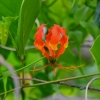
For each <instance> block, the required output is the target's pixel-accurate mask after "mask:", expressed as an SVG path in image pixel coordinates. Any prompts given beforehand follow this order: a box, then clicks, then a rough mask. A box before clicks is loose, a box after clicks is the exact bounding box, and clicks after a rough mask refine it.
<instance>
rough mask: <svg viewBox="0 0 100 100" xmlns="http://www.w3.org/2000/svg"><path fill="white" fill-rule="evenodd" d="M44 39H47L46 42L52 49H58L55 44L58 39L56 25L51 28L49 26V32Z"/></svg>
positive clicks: (58, 34) (58, 33)
mask: <svg viewBox="0 0 100 100" xmlns="http://www.w3.org/2000/svg"><path fill="white" fill-rule="evenodd" d="M46 40H47V41H48V44H49V46H50V47H51V49H52V50H57V49H58V47H57V46H58V43H59V41H60V32H59V30H58V27H57V26H56V25H54V26H53V27H52V28H50V30H49V33H48V34H47V36H46Z"/></svg>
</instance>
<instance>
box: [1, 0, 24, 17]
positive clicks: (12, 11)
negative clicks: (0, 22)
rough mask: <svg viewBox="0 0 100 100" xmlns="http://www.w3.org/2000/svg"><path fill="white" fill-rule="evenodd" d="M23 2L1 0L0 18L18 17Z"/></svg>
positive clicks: (19, 0) (20, 0)
mask: <svg viewBox="0 0 100 100" xmlns="http://www.w3.org/2000/svg"><path fill="white" fill-rule="evenodd" d="M21 2H22V0H0V9H1V10H0V18H1V17H2V16H16V15H18V14H19V9H20V5H21Z"/></svg>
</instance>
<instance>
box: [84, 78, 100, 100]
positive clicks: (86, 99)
mask: <svg viewBox="0 0 100 100" xmlns="http://www.w3.org/2000/svg"><path fill="white" fill-rule="evenodd" d="M97 79H100V77H97V78H93V79H92V80H91V81H90V82H89V83H88V84H87V86H86V92H85V100H87V94H88V93H87V92H88V87H89V86H90V84H91V83H92V82H93V81H95V80H97Z"/></svg>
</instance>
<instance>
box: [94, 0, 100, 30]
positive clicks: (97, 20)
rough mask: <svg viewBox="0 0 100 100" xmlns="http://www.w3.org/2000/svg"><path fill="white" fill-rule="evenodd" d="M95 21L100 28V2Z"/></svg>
mask: <svg viewBox="0 0 100 100" xmlns="http://www.w3.org/2000/svg"><path fill="white" fill-rule="evenodd" d="M94 21H95V23H96V25H97V26H98V27H99V28H100V1H99V2H98V5H97V8H96V11H95V17H94Z"/></svg>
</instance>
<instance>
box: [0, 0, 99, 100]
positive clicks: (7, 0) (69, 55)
mask: <svg viewBox="0 0 100 100" xmlns="http://www.w3.org/2000/svg"><path fill="white" fill-rule="evenodd" d="M99 1H100V0H45V1H44V0H0V43H1V44H0V54H2V55H3V57H4V58H5V59H6V60H7V61H8V62H9V63H11V64H12V65H13V66H14V68H15V70H16V73H17V74H18V75H20V73H22V70H24V72H25V77H28V75H29V76H31V77H33V78H38V79H41V80H46V81H51V80H58V79H61V78H65V77H72V76H77V75H83V74H90V73H95V72H97V71H98V70H97V68H96V63H97V65H98V69H99V71H100V59H99V58H100V57H99V56H100V52H99V49H100V46H99V43H100V29H99V27H100V25H99V24H100V23H99V22H100V10H99V9H100V7H99V5H98V3H99ZM94 15H95V19H94ZM36 19H38V23H37V22H35V20H36ZM95 22H96V24H95ZM43 23H44V24H47V26H46V27H45V31H46V33H47V30H48V29H49V28H50V27H51V26H53V24H59V25H60V26H61V27H65V28H66V30H67V31H66V34H67V35H68V37H69V44H68V48H67V49H66V51H65V52H64V54H63V55H61V56H60V57H59V58H58V59H57V63H59V64H61V65H62V66H65V67H66V68H68V67H70V66H76V67H77V66H81V65H83V64H85V66H83V67H82V68H77V69H76V70H77V73H75V72H74V71H73V70H68V71H65V70H61V69H60V68H57V73H56V76H54V72H53V70H52V66H48V67H47V68H45V69H42V70H40V71H36V72H34V73H33V72H32V70H33V67H34V66H35V65H36V68H42V67H43V66H45V65H46V64H48V60H47V59H46V58H44V57H42V54H41V53H40V52H39V51H38V50H37V49H35V48H33V47H32V48H30V46H33V42H34V34H35V33H36V29H37V27H38V25H39V24H40V25H41V24H43ZM33 25H34V27H33ZM5 30H6V31H5ZM88 35H89V36H91V37H92V38H93V39H94V44H93V46H92V47H91V49H90V52H91V53H92V56H91V57H89V58H88V54H87V51H85V50H86V49H88V51H89V48H90V46H91V45H89V46H88V44H86V45H85V44H83V43H84V42H89V41H90V40H89V41H88V40H87V41H86V38H87V37H88ZM44 38H45V37H44ZM90 42H91V41H90ZM90 42H89V43H90ZM92 42H93V41H92ZM1 45H2V46H1ZM26 46H27V47H29V49H28V50H27V51H26V49H25V48H26ZM5 47H10V49H11V48H13V50H14V51H11V50H8V49H9V48H5ZM83 51H85V53H84V52H83ZM88 53H89V52H88ZM84 55H85V56H86V57H85V58H86V59H85V58H84ZM89 55H90V54H89ZM18 56H19V57H20V59H21V60H22V58H23V57H24V56H26V58H25V59H24V66H23V67H22V66H21V65H22V64H21V61H20V59H19V57H18ZM93 58H94V59H95V62H96V63H95V62H94V61H93ZM87 59H89V60H90V62H88V63H87V62H86V60H87ZM0 67H1V69H0V73H1V74H0V75H7V72H8V71H6V70H5V69H4V68H3V66H0ZM55 67H57V66H55ZM1 79H3V80H1ZM6 81H7V82H6ZM88 81H90V78H86V79H81V80H79V81H78V80H73V81H70V83H71V84H76V85H79V86H81V85H83V86H86V84H87V82H88ZM7 83H9V85H8V84H7ZM26 83H27V84H29V85H31V84H37V83H39V82H35V81H27V82H26ZM97 83H99V82H96V84H97ZM0 86H1V88H0V93H3V92H4V91H5V92H6V91H8V90H11V89H13V88H14V86H13V82H12V80H11V79H9V78H8V80H7V79H6V77H5V76H3V77H2V78H0ZM94 86H95V84H94ZM6 87H7V88H6ZM79 92H81V91H80V90H77V89H76V88H74V89H73V88H70V87H65V86H61V85H58V84H48V85H42V86H37V87H34V88H30V89H29V88H28V89H27V88H26V89H24V90H23V91H22V92H21V94H22V96H23V97H24V98H25V99H26V100H33V99H34V100H40V99H41V98H43V97H47V96H50V95H52V94H54V93H55V94H56V93H62V94H63V95H65V96H77V95H80V94H81V93H79ZM23 94H24V95H23ZM6 95H7V99H12V98H13V96H12V95H13V94H5V96H6ZM81 95H84V91H83V92H82V94H81ZM95 96H96V97H99V98H100V96H99V94H95ZM3 97H4V95H3V96H2V98H3ZM21 100H22V98H21Z"/></svg>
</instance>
